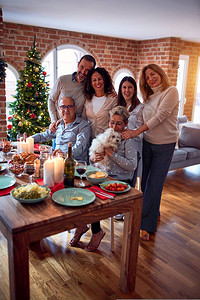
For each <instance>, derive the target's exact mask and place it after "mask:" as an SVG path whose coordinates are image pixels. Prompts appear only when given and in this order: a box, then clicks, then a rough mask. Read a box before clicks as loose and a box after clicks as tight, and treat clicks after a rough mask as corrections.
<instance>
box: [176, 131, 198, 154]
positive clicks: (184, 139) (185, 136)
mask: <svg viewBox="0 0 200 300" xmlns="http://www.w3.org/2000/svg"><path fill="white" fill-rule="evenodd" d="M179 147H193V148H197V149H200V128H195V127H190V126H183V128H182V130H181V135H180V137H179Z"/></svg>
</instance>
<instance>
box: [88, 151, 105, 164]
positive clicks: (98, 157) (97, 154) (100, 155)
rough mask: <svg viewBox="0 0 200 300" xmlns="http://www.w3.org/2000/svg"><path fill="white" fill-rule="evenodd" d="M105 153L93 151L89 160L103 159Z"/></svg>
mask: <svg viewBox="0 0 200 300" xmlns="http://www.w3.org/2000/svg"><path fill="white" fill-rule="evenodd" d="M104 156H105V153H104V152H103V153H97V152H95V153H94V154H93V156H92V157H91V158H90V160H91V162H98V161H101V160H103V159H104Z"/></svg>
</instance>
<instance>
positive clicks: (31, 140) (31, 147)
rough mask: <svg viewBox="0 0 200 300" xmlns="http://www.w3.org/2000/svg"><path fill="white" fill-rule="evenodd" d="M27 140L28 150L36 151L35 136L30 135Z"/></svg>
mask: <svg viewBox="0 0 200 300" xmlns="http://www.w3.org/2000/svg"><path fill="white" fill-rule="evenodd" d="M26 141H27V143H28V152H31V153H34V138H32V137H31V136H30V137H28V138H27V139H26Z"/></svg>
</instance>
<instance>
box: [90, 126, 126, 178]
mask: <svg viewBox="0 0 200 300" xmlns="http://www.w3.org/2000/svg"><path fill="white" fill-rule="evenodd" d="M121 141H122V136H121V133H119V132H116V131H114V129H113V128H108V129H106V130H105V131H104V132H103V133H100V134H99V135H97V137H96V138H94V139H93V141H92V144H91V147H90V149H89V156H90V157H91V156H93V155H94V153H95V152H96V153H103V152H104V149H105V148H107V147H111V148H112V149H113V150H114V151H115V150H116V149H117V148H118V146H119V145H120V144H121ZM94 165H95V166H96V167H98V168H99V169H101V170H102V171H104V172H107V170H108V169H109V157H108V156H107V155H105V157H104V159H103V160H101V161H100V162H97V163H95V164H94Z"/></svg>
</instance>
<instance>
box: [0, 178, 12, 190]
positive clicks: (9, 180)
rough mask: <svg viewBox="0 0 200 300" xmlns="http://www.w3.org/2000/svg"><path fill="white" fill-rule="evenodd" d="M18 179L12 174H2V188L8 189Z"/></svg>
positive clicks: (0, 179) (0, 186)
mask: <svg viewBox="0 0 200 300" xmlns="http://www.w3.org/2000/svg"><path fill="white" fill-rule="evenodd" d="M15 182H16V179H15V178H14V177H12V176H5V175H0V190H2V189H6V188H8V187H10V186H12V185H14V184H15Z"/></svg>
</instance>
